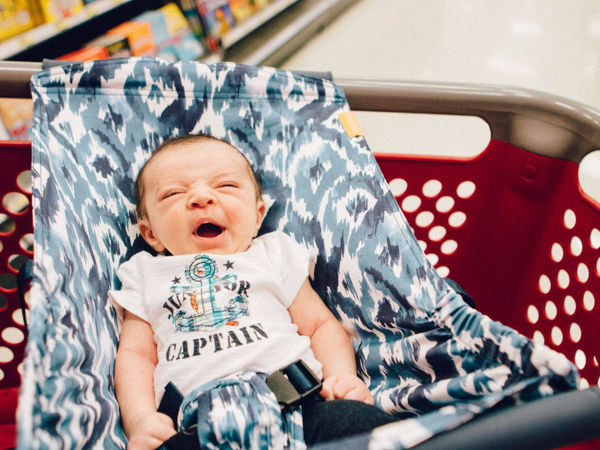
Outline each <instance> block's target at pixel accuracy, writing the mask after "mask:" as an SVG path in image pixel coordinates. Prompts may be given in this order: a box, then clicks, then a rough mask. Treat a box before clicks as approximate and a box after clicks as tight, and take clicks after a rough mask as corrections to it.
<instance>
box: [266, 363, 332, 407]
mask: <svg viewBox="0 0 600 450" xmlns="http://www.w3.org/2000/svg"><path fill="white" fill-rule="evenodd" d="M266 382H267V386H269V388H270V389H271V390H272V391H273V393H274V394H275V397H277V401H278V402H279V405H280V406H281V409H290V408H294V407H296V406H298V405H302V404H303V403H305V402H306V401H307V400H309V399H311V398H312V397H313V396H314V395H318V393H319V392H320V391H321V387H322V383H321V380H320V379H319V378H317V376H316V375H315V374H314V372H313V371H312V370H310V368H309V367H308V366H307V365H306V363H305V362H304V361H302V360H300V359H299V360H298V361H296V362H294V363H292V364H290V365H289V366H287V367H284V368H283V369H279V370H278V371H277V372H274V373H272V374H271V375H269V376H268V377H267V380H266Z"/></svg>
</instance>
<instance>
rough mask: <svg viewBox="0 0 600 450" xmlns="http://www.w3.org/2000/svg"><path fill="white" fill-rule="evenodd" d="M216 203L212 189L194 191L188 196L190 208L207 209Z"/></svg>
mask: <svg viewBox="0 0 600 450" xmlns="http://www.w3.org/2000/svg"><path fill="white" fill-rule="evenodd" d="M215 202H216V200H215V196H214V195H213V193H212V192H211V191H210V189H194V190H193V191H190V195H189V196H188V207H189V208H205V207H206V206H208V205H212V204H214V203H215Z"/></svg>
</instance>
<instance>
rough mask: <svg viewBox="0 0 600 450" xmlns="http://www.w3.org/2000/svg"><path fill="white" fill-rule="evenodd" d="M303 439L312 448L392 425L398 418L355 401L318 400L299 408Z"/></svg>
mask: <svg viewBox="0 0 600 450" xmlns="http://www.w3.org/2000/svg"><path fill="white" fill-rule="evenodd" d="M302 420H303V422H304V440H305V441H306V444H307V445H309V446H311V445H314V444H317V443H320V442H327V441H332V440H335V439H341V438H344V437H347V436H351V435H353V434H361V433H366V432H368V431H371V430H372V429H373V428H377V427H378V426H381V425H385V424H388V423H391V422H395V421H397V420H398V419H397V418H396V417H394V416H391V415H389V414H387V413H385V412H383V411H382V410H381V409H379V408H377V407H375V406H371V405H367V404H366V403H363V402H358V401H354V400H331V401H328V402H325V401H318V402H315V403H313V404H311V405H306V406H303V407H302Z"/></svg>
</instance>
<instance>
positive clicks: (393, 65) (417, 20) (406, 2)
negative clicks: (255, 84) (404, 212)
mask: <svg viewBox="0 0 600 450" xmlns="http://www.w3.org/2000/svg"><path fill="white" fill-rule="evenodd" d="M283 67H284V68H287V69H299V70H300V69H302V70H331V71H332V72H333V73H334V76H335V77H338V78H372V79H397V80H405V81H408V80H410V81H444V82H468V83H483V84H502V85H511V86H518V87H524V88H529V89H535V90H540V91H545V92H548V93H552V94H555V95H560V96H563V97H567V98H570V99H573V100H576V101H579V102H582V103H585V104H588V105H591V106H594V107H596V108H599V109H600V3H598V2H597V1H595V0H578V2H577V7H576V8H575V7H574V5H573V4H572V3H571V2H565V1H563V0H529V1H522V0H521V1H519V0H508V1H505V2H497V1H494V0H430V1H428V2H427V3H426V5H425V4H424V3H422V2H415V1H414V0H361V1H359V2H357V3H356V4H354V6H352V7H351V8H350V9H349V10H348V11H347V12H346V13H344V14H343V15H341V16H340V17H339V18H338V19H337V20H336V21H334V22H333V23H331V25H329V26H328V27H327V28H325V29H324V30H323V31H322V32H321V33H320V34H318V35H316V36H315V38H313V39H312V40H311V41H309V42H308V43H307V44H306V45H305V46H304V47H303V48H302V49H301V50H300V51H298V52H297V53H296V54H294V55H293V56H292V57H291V58H290V59H288V60H287V61H286V62H285V63H284V65H283ZM358 120H359V122H360V124H361V126H362V128H363V130H364V132H365V134H366V136H367V139H368V141H369V143H370V145H371V147H372V148H373V149H374V150H375V151H386V152H405V153H441V154H457V155H465V156H469V155H474V154H477V153H478V152H479V151H481V149H482V148H483V147H484V146H485V144H486V143H487V141H488V140H489V130H488V129H487V126H486V125H485V124H484V123H483V121H481V120H479V119H475V118H457V117H436V116H416V117H415V116H413V115H407V114H402V115H400V114H383V113H360V114H358ZM580 175H581V179H582V185H583V188H584V190H585V191H586V192H588V193H589V194H590V195H592V196H593V197H594V198H596V199H598V200H600V152H595V153H593V154H591V155H589V156H588V157H587V158H586V159H585V160H584V162H583V163H582V165H581V170H580Z"/></svg>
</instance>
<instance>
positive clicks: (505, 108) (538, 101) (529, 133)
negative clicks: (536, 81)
mask: <svg viewBox="0 0 600 450" xmlns="http://www.w3.org/2000/svg"><path fill="white" fill-rule="evenodd" d="M41 67H42V65H41V63H29V62H12V61H0V97H13V98H14V97H16V98H29V97H31V93H30V90H29V80H30V79H31V76H32V75H33V74H34V73H35V72H37V71H38V70H40V69H41ZM335 82H336V83H337V84H338V85H339V86H340V87H341V88H342V89H343V90H344V92H345V93H346V97H347V98H348V103H349V104H350V107H351V108H352V109H354V110H358V111H384V112H402V113H420V114H451V115H464V116H476V117H480V118H482V119H483V120H485V121H486V122H487V123H488V125H489V127H490V130H491V136H492V139H498V140H501V141H503V142H507V143H509V144H512V145H515V146H517V147H520V148H522V149H524V150H528V151H531V152H534V153H538V154H541V155H546V156H551V157H554V158H561V159H569V160H571V161H574V162H576V163H579V162H581V160H582V159H583V157H584V156H585V155H587V154H588V153H590V152H592V151H594V150H597V149H600V111H598V110H596V109H593V108H591V107H589V106H587V105H584V104H582V103H578V102H575V101H573V100H570V99H566V98H563V97H558V96H554V95H550V94H546V93H543V92H539V91H534V90H530V89H521V88H513V87H507V86H493V85H476V84H461V83H436V82H401V81H383V80H354V79H341V78H339V79H335Z"/></svg>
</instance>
